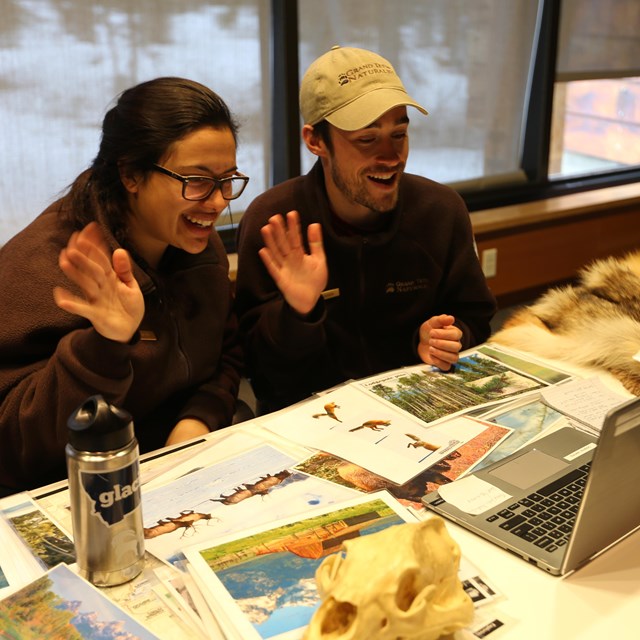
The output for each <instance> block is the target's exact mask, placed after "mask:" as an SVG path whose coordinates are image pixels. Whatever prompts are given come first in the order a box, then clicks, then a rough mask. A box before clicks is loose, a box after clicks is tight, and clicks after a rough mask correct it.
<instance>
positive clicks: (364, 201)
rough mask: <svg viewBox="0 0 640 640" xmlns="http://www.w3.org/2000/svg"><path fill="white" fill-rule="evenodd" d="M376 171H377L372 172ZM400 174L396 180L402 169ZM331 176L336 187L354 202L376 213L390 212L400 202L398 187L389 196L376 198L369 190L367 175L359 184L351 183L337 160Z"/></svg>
mask: <svg viewBox="0 0 640 640" xmlns="http://www.w3.org/2000/svg"><path fill="white" fill-rule="evenodd" d="M372 173H375V172H372ZM398 173H399V175H398V176H397V177H396V180H398V179H399V177H400V173H401V170H399V171H398ZM331 178H332V180H333V182H334V184H335V185H336V187H337V188H338V189H339V190H340V191H341V192H342V194H343V195H344V196H346V197H347V198H348V199H349V200H351V201H352V202H355V203H356V204H359V205H360V206H362V207H366V208H367V209H369V210H371V211H372V212H374V213H388V212H389V211H393V209H395V207H396V204H397V203H398V188H397V184H396V188H395V189H394V190H393V191H392V192H390V193H389V194H387V196H385V197H383V198H382V199H380V198H374V197H373V196H372V195H371V194H370V193H369V192H368V190H367V186H366V181H367V180H368V178H367V177H364V178H363V179H362V181H360V182H358V183H357V184H349V182H347V181H346V180H344V179H343V178H342V175H341V173H340V171H339V168H338V166H337V165H336V163H335V161H334V162H333V163H332V165H331Z"/></svg>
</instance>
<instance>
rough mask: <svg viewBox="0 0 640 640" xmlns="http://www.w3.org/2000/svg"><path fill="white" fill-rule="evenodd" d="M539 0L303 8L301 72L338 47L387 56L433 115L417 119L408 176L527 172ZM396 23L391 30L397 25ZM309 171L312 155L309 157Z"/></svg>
mask: <svg viewBox="0 0 640 640" xmlns="http://www.w3.org/2000/svg"><path fill="white" fill-rule="evenodd" d="M538 4H539V3H538V2H535V1H533V2H532V1H531V0H473V1H468V0H430V1H429V2H386V1H383V0H369V1H368V2H367V3H366V7H367V10H366V11H363V3H362V2H359V1H358V0H328V1H326V2H322V3H319V2H316V1H315V0H300V1H299V13H300V15H299V24H300V27H299V32H300V74H301V75H302V73H304V70H305V69H306V68H307V67H308V65H309V64H310V63H311V62H312V60H313V59H314V58H316V57H317V56H318V55H321V54H322V53H324V52H325V51H327V50H328V49H329V48H330V47H331V46H332V45H334V44H342V45H349V46H356V47H363V48H366V49H372V50H373V51H376V52H377V53H379V54H381V55H382V56H383V57H385V58H387V59H388V60H389V61H390V62H391V64H392V65H393V66H394V68H395V69H396V71H397V72H398V75H399V76H400V78H401V79H402V81H403V83H404V85H405V87H406V88H407V91H408V92H409V94H410V95H411V96H412V97H413V98H415V99H416V100H417V101H418V102H419V103H420V104H422V105H423V106H424V107H425V108H426V109H427V111H429V115H428V116H427V117H426V118H425V117H423V116H422V115H421V114H419V113H418V112H417V111H415V110H413V109H409V117H410V118H411V126H410V129H409V133H410V145H411V151H410V153H409V161H408V166H407V170H408V171H410V172H413V173H418V174H421V175H424V176H427V177H429V178H432V179H434V180H437V181H439V182H447V183H452V182H453V183H457V182H462V181H475V182H478V183H480V182H482V181H486V180H489V181H493V180H496V179H503V178H504V177H505V176H508V179H509V180H516V181H518V180H524V175H522V174H521V171H520V165H521V152H522V150H521V144H522V139H521V134H522V130H523V121H524V117H525V114H526V104H527V98H528V92H529V89H530V80H531V60H532V56H533V53H534V48H535V45H536V33H537V23H538V12H539V6H538ZM392 25H393V26H392ZM303 159H304V165H303V166H304V168H305V169H308V168H309V166H310V165H311V164H312V163H313V161H314V158H313V157H312V156H311V155H310V154H309V153H308V152H306V151H305V154H304V156H303Z"/></svg>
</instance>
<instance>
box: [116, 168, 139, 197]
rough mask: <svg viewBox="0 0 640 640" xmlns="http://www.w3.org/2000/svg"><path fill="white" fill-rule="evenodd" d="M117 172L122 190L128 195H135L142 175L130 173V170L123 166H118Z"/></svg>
mask: <svg viewBox="0 0 640 640" xmlns="http://www.w3.org/2000/svg"><path fill="white" fill-rule="evenodd" d="M118 171H119V173H120V180H121V181H122V184H123V185H124V188H125V189H126V190H127V191H128V192H129V193H137V192H138V187H139V186H140V183H141V182H142V174H140V173H136V172H134V171H131V169H130V168H128V167H126V166H124V165H120V166H119V167H118Z"/></svg>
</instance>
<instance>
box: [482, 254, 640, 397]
mask: <svg viewBox="0 0 640 640" xmlns="http://www.w3.org/2000/svg"><path fill="white" fill-rule="evenodd" d="M491 340H492V341H493V342H496V343H498V344H502V345H504V346H507V347H513V348H515V349H521V350H523V351H528V352H531V353H534V354H537V355H539V356H541V357H544V358H551V359H557V360H564V361H567V362H570V363H573V364H575V365H578V366H589V367H599V368H604V369H606V370H607V371H609V372H610V373H611V374H613V375H614V376H615V377H617V378H618V379H619V380H620V382H622V384H623V385H624V386H625V388H626V389H628V390H629V391H630V392H631V393H633V394H635V395H640V362H638V361H637V360H635V359H634V358H633V356H634V355H636V354H638V353H639V352H640V251H635V252H633V253H630V254H627V255H626V256H624V257H622V258H606V259H603V260H597V261H595V262H593V263H592V264H590V265H589V266H587V267H586V268H584V269H582V270H581V271H580V272H579V277H578V279H577V282H576V283H575V284H572V285H569V286H565V287H557V288H553V289H550V290H549V291H548V292H547V293H545V294H544V295H542V296H541V297H540V298H539V299H538V300H537V301H536V302H535V303H533V304H532V305H530V306H527V307H523V308H521V309H519V310H518V311H516V312H515V314H514V315H512V316H511V317H509V318H507V320H506V321H505V323H504V325H503V326H502V328H501V329H500V330H499V331H498V332H496V333H495V334H494V335H493V336H492V338H491ZM638 357H640V355H639V356H638Z"/></svg>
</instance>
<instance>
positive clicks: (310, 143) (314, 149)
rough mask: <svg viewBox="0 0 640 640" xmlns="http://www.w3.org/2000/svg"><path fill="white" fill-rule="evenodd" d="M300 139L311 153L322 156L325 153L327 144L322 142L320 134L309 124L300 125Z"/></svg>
mask: <svg viewBox="0 0 640 640" xmlns="http://www.w3.org/2000/svg"><path fill="white" fill-rule="evenodd" d="M302 139H303V140H304V143H305V145H306V147H307V149H309V151H311V153H313V155H314V156H319V157H321V158H322V157H323V156H326V155H327V145H326V144H325V143H324V140H323V139H322V136H321V135H320V134H319V133H318V132H317V131H316V130H315V129H314V128H313V126H312V125H310V124H305V125H304V126H303V127H302Z"/></svg>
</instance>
